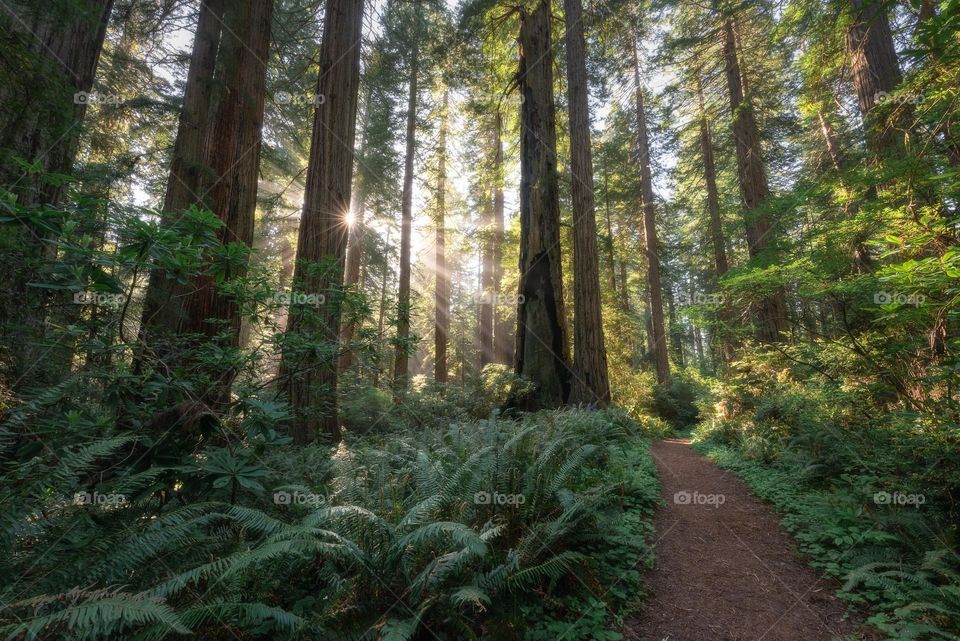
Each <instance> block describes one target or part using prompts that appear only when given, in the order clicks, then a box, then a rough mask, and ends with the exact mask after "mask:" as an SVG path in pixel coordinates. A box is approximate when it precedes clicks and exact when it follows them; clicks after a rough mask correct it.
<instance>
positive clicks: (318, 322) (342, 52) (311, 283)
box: [281, 0, 363, 443]
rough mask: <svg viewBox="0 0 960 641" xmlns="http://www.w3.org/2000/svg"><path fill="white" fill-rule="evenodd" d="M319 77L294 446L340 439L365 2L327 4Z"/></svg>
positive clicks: (293, 398) (305, 224) (294, 359)
mask: <svg viewBox="0 0 960 641" xmlns="http://www.w3.org/2000/svg"><path fill="white" fill-rule="evenodd" d="M324 14H325V15H324V22H323V41H322V44H321V45H320V58H319V62H320V74H319V78H318V80H317V95H319V96H323V100H322V101H321V102H320V103H319V104H318V105H317V108H316V111H315V113H314V119H313V134H312V137H311V144H310V160H309V162H308V165H307V184H306V191H305V194H304V204H303V216H302V219H301V221H300V233H299V238H298V243H297V265H296V268H295V271H294V279H293V282H294V291H297V292H303V293H307V294H322V295H323V296H324V297H325V299H324V304H323V305H321V306H320V307H319V309H317V310H315V311H314V310H311V309H309V308H307V307H304V306H292V307H291V309H290V315H289V320H288V322H287V335H288V337H290V338H292V339H293V340H292V341H290V342H289V343H288V344H287V345H286V346H285V349H284V354H283V361H284V362H283V367H282V370H283V371H282V374H281V377H282V380H283V381H284V383H285V385H286V389H287V393H288V395H289V400H290V404H291V406H292V408H293V411H294V416H293V420H292V424H291V426H290V432H291V434H292V436H293V438H294V440H295V441H296V442H297V443H309V442H311V441H313V440H315V439H316V438H317V436H318V434H319V433H323V434H325V435H327V436H328V437H329V438H331V439H333V440H334V441H338V440H339V439H340V438H341V432H340V425H339V422H338V421H337V369H336V363H337V349H336V345H337V342H338V341H337V339H338V336H339V332H340V312H341V298H342V287H343V270H344V259H345V254H346V244H347V225H346V220H345V218H346V216H347V213H348V212H349V211H350V195H351V194H350V186H351V185H350V183H351V175H352V173H353V154H354V152H353V144H354V139H355V137H356V125H357V92H358V88H359V79H360V49H361V47H360V38H361V35H362V33H361V31H362V26H363V0H329V1H328V2H327V5H326V9H325V12H324ZM318 339H320V340H323V341H327V343H328V345H329V344H332V345H333V346H334V347H333V348H327V349H323V350H319V349H316V348H314V347H313V346H306V347H300V346H298V345H297V342H298V341H303V340H305V341H316V340H318Z"/></svg>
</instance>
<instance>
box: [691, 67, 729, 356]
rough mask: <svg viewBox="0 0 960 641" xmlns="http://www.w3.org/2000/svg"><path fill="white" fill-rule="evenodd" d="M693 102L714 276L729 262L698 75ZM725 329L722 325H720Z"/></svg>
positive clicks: (724, 342)
mask: <svg viewBox="0 0 960 641" xmlns="http://www.w3.org/2000/svg"><path fill="white" fill-rule="evenodd" d="M696 82H697V101H698V104H699V107H700V153H701V155H702V158H703V179H704V182H705V183H706V186H707V214H708V215H709V217H710V239H711V242H712V244H713V264H714V269H715V271H716V279H717V281H718V282H719V280H720V278H721V277H722V276H723V275H724V274H726V273H727V270H728V269H729V264H728V263H727V242H726V239H725V238H724V237H723V219H722V218H721V215H720V192H719V190H718V189H717V166H716V162H715V161H714V156H713V133H712V132H711V130H710V120H709V119H708V118H707V108H706V105H705V104H704V100H703V86H702V84H701V81H700V76H699V75H698V76H697V79H696ZM731 311H732V310H730V309H729V306H728V305H726V304H724V307H723V309H722V310H721V314H720V320H721V322H722V323H723V324H724V325H726V324H727V323H728V322H729V321H730V320H731V317H732V314H731ZM724 329H725V328H724ZM725 334H726V332H725V331H724V332H723V333H722V334H721V336H719V339H720V353H721V354H722V356H723V362H724V363H729V362H731V361H732V360H733V356H734V354H733V343H732V342H731V340H730V338H729V337H728V336H726V335H725Z"/></svg>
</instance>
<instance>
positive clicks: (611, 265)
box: [603, 163, 617, 298]
mask: <svg viewBox="0 0 960 641" xmlns="http://www.w3.org/2000/svg"><path fill="white" fill-rule="evenodd" d="M609 185H610V181H609V176H608V175H607V165H606V163H604V164H603V217H604V222H605V223H606V227H607V238H606V242H604V249H606V252H607V280H608V281H609V283H610V293H611V295H612V296H613V297H614V298H616V296H617V265H616V260H615V259H614V252H613V225H612V224H611V222H610V186H609Z"/></svg>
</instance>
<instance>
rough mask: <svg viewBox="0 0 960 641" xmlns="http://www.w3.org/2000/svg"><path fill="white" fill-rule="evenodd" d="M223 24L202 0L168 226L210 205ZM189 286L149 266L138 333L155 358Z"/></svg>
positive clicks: (171, 333)
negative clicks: (208, 149) (213, 110)
mask: <svg viewBox="0 0 960 641" xmlns="http://www.w3.org/2000/svg"><path fill="white" fill-rule="evenodd" d="M222 25H223V0H207V1H206V2H202V3H201V4H200V15H199V18H198V21H197V30H196V33H195V34H194V39H193V51H192V53H191V55H190V67H189V70H188V71H187V84H186V87H185V89H184V92H183V106H182V107H181V110H180V121H179V124H178V126H177V137H176V140H175V142H174V144H173V159H172V162H171V163H170V174H169V177H168V178H167V191H166V193H165V194H164V198H163V213H162V219H161V225H162V226H163V227H165V228H169V227H171V226H173V224H174V223H175V222H176V221H177V220H178V219H179V218H180V217H182V215H183V211H184V210H186V209H189V208H190V206H191V205H194V204H196V205H198V206H200V207H204V208H205V207H208V206H209V205H208V202H209V199H205V198H204V196H205V195H206V194H204V193H203V191H204V189H203V183H204V178H205V177H206V176H207V175H208V173H209V167H208V166H207V164H206V154H205V153H204V152H205V144H206V141H207V139H208V138H209V136H208V133H207V131H208V127H209V126H210V124H211V122H212V121H211V118H210V107H211V102H212V95H213V93H212V92H213V86H214V72H215V70H216V68H217V64H216V61H217V51H218V49H219V46H220V38H221V30H222ZM188 291H190V289H189V286H187V285H181V286H178V285H177V282H176V275H175V274H170V273H167V272H166V271H164V270H161V269H154V270H152V271H151V272H150V279H149V282H148V285H147V292H146V297H145V299H144V303H143V314H142V317H141V320H140V337H139V338H140V341H141V342H142V343H144V344H145V345H147V346H148V347H149V349H150V350H151V351H152V352H153V353H154V354H156V356H157V358H159V359H165V358H166V355H167V353H168V352H169V351H170V349H171V343H172V344H174V345H175V344H176V339H175V336H176V334H177V332H178V331H179V328H180V327H181V325H182V323H183V318H184V313H185V310H184V305H183V303H184V296H185V295H186V293H187V292H188Z"/></svg>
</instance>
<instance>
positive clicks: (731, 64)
mask: <svg viewBox="0 0 960 641" xmlns="http://www.w3.org/2000/svg"><path fill="white" fill-rule="evenodd" d="M723 51H724V60H725V66H726V75H727V89H728V90H729V93H730V112H731V114H732V116H733V139H734V144H735V146H736V151H737V175H738V177H739V183H740V193H741V195H742V196H743V202H744V207H745V210H746V211H745V212H744V217H745V219H746V231H747V247H748V250H749V253H750V257H751V258H758V257H760V258H768V257H767V256H766V253H767V251H766V250H767V248H768V246H769V245H770V240H771V239H770V234H771V233H772V228H771V225H770V221H769V220H768V219H767V217H766V216H765V215H763V214H762V213H760V212H759V211H758V209H759V208H760V207H761V206H762V205H763V204H764V202H765V201H766V200H767V197H768V196H769V194H770V188H769V186H768V184H767V174H766V169H765V168H764V166H763V157H762V150H761V143H760V132H759V130H758V129H757V121H756V118H755V116H754V113H753V107H752V105H751V104H750V100H748V99H747V98H746V97H745V94H744V86H745V84H746V83H745V82H744V79H743V76H742V74H741V72H740V61H739V59H738V54H737V42H736V32H735V27H734V23H733V19H732V18H727V19H726V20H725V21H724V49H723ZM754 312H755V316H756V321H757V338H758V340H760V341H761V342H770V343H775V342H778V341H780V340H781V339H782V336H781V334H782V332H783V330H784V326H785V323H786V304H785V302H784V294H783V291H782V290H779V291H776V292H774V293H772V294H769V295H768V296H766V297H765V298H764V299H763V300H761V301H760V302H758V303H757V304H756V305H755V309H754Z"/></svg>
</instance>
